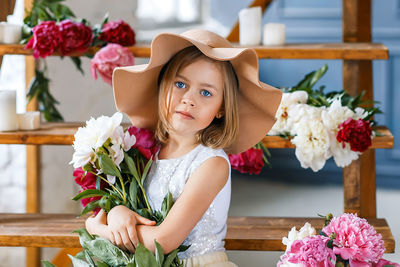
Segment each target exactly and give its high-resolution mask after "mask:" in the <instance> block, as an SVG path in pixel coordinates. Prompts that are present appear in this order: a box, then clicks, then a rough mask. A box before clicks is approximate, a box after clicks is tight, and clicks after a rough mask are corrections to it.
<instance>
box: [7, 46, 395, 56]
mask: <svg viewBox="0 0 400 267" xmlns="http://www.w3.org/2000/svg"><path fill="white" fill-rule="evenodd" d="M233 45H234V46H235V47H243V46H240V45H238V44H236V43H234V44H233ZM249 47H251V48H254V49H255V51H256V52H257V54H258V57H259V58H260V59H263V58H270V59H346V60H373V59H388V58H389V52H388V49H387V48H386V47H385V46H384V45H383V44H379V43H324V44H308V43H301V44H295V43H292V44H284V45H277V46H249ZM128 49H129V50H130V51H131V52H132V54H133V55H134V56H135V57H143V58H148V57H150V45H149V44H137V45H135V46H130V47H128ZM98 50H99V48H97V47H90V48H89V50H88V52H87V54H91V55H93V54H94V53H95V52H96V51H98ZM5 54H18V55H31V54H32V50H31V49H28V50H25V49H24V45H19V44H13V45H5V44H0V55H5ZM82 55H83V54H82V53H74V54H71V56H82ZM53 56H59V54H57V53H55V54H53Z"/></svg>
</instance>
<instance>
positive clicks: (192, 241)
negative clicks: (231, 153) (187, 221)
mask: <svg viewBox="0 0 400 267" xmlns="http://www.w3.org/2000/svg"><path fill="white" fill-rule="evenodd" d="M217 156H219V157H223V158H225V159H226V160H227V161H228V163H229V158H228V156H227V155H226V153H225V151H224V150H223V149H212V148H209V147H206V146H203V145H202V144H199V145H198V146H197V147H195V148H194V149H193V150H191V151H190V152H188V153H187V154H185V155H184V156H182V157H179V158H173V159H161V160H160V159H158V153H157V155H156V159H155V161H154V162H153V164H152V166H151V169H150V172H149V175H148V177H147V178H146V181H145V189H146V192H147V193H146V194H147V198H148V200H149V204H150V206H151V207H152V209H153V210H161V204H162V201H163V199H164V197H165V195H166V194H167V193H168V190H169V191H170V192H171V194H172V196H173V199H174V201H176V199H177V198H178V197H179V196H180V194H181V193H182V191H183V188H184V186H185V183H186V181H187V179H189V177H190V176H191V175H192V173H193V172H194V171H195V170H196V168H197V167H198V166H200V165H201V164H202V163H203V162H204V161H206V160H207V159H209V158H212V157H217ZM210 179H212V177H210ZM230 199H231V170H230V163H229V177H228V180H227V182H226V184H225V186H224V187H223V188H222V189H221V191H220V192H219V193H218V194H217V196H216V197H215V199H214V200H213V202H212V203H211V205H210V207H209V208H208V209H207V211H206V212H205V213H204V215H203V217H202V218H201V219H200V221H199V222H198V223H197V224H196V226H195V227H194V228H193V230H192V231H191V232H190V234H189V235H188V237H187V238H186V239H185V241H184V242H183V244H184V245H191V246H190V247H189V249H188V250H186V251H184V252H180V253H178V256H179V258H180V259H186V258H189V257H193V256H198V255H202V254H207V253H212V252H216V251H225V248H224V244H225V242H224V241H223V239H225V235H226V228H227V225H226V220H227V218H228V210H229V205H230ZM187 216H190V214H188V215H187Z"/></svg>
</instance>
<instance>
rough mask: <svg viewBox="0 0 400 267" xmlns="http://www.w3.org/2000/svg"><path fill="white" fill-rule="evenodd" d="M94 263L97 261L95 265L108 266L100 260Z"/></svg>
mask: <svg viewBox="0 0 400 267" xmlns="http://www.w3.org/2000/svg"><path fill="white" fill-rule="evenodd" d="M96 263H97V267H109V266H108V265H107V264H105V263H104V262H101V261H97V262H96ZM127 266H128V265H127Z"/></svg>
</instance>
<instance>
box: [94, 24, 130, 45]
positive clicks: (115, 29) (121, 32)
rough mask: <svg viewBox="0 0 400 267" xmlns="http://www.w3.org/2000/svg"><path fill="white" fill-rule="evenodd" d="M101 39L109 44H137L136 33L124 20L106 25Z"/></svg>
mask: <svg viewBox="0 0 400 267" xmlns="http://www.w3.org/2000/svg"><path fill="white" fill-rule="evenodd" d="M99 39H100V40H102V41H104V42H107V43H116V44H120V45H123V46H129V45H134V44H135V43H136V40H135V32H134V31H133V30H132V28H131V26H129V24H128V23H126V22H125V21H123V20H117V21H111V22H108V23H105V24H104V25H103V28H102V30H101V34H100V36H99Z"/></svg>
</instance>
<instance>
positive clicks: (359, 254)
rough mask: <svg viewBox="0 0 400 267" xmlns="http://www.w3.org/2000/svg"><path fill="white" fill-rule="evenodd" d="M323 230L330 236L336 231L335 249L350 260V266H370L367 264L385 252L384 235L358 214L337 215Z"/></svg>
mask: <svg viewBox="0 0 400 267" xmlns="http://www.w3.org/2000/svg"><path fill="white" fill-rule="evenodd" d="M322 231H323V232H324V233H325V234H326V235H328V236H330V234H331V233H336V238H335V240H334V243H333V245H334V247H333V251H334V252H335V254H339V255H340V256H341V257H342V258H343V259H345V260H349V261H350V266H370V265H365V264H368V263H377V262H378V261H379V260H380V259H381V258H382V255H383V253H384V252H385V247H384V242H383V240H382V236H381V235H380V234H378V233H377V232H376V231H375V229H374V227H372V226H371V225H370V224H369V223H368V222H367V220H365V219H361V218H359V217H357V215H354V214H348V213H344V214H343V215H341V216H339V217H335V218H333V219H332V220H331V222H330V223H329V225H328V226H325V227H324V228H323V229H322ZM357 264H358V265H357ZM362 264H363V265H362Z"/></svg>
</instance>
